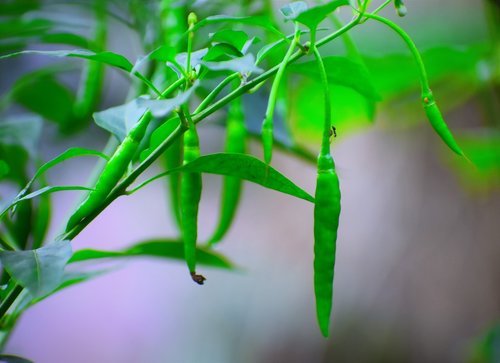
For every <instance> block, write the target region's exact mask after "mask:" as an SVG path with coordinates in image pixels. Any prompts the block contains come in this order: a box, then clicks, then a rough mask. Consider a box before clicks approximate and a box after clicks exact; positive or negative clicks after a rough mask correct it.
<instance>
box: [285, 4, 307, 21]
mask: <svg viewBox="0 0 500 363" xmlns="http://www.w3.org/2000/svg"><path fill="white" fill-rule="evenodd" d="M308 7H309V6H308V5H307V3H306V2H305V1H294V2H293V3H290V4H287V5H285V6H283V7H281V8H280V12H281V14H282V15H283V16H284V17H285V19H286V20H294V19H296V18H297V16H299V15H300V13H303V12H304V11H306V10H307V9H308Z"/></svg>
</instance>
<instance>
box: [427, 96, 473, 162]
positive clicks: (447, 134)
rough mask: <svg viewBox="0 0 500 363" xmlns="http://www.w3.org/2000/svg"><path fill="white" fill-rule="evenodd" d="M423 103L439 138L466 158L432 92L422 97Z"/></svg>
mask: <svg viewBox="0 0 500 363" xmlns="http://www.w3.org/2000/svg"><path fill="white" fill-rule="evenodd" d="M422 103H423V105H424V110H425V114H426V115H427V119H428V120H429V122H430V123H431V126H432V127H433V128H434V130H435V131H436V132H437V134H438V135H439V136H441V138H442V139H443V140H444V142H445V143H446V145H448V147H449V148H450V149H451V150H453V151H454V152H455V153H457V154H458V155H460V156H465V155H464V153H463V151H462V149H460V146H458V144H457V142H456V141H455V138H454V137H453V134H452V133H451V131H450V130H449V129H448V126H447V125H446V122H445V121H444V119H443V115H442V114H441V111H440V110H439V107H438V105H437V104H436V101H435V100H434V96H433V94H432V92H431V91H430V90H429V91H427V92H426V93H424V94H423V95H422Z"/></svg>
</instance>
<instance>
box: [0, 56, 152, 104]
mask: <svg viewBox="0 0 500 363" xmlns="http://www.w3.org/2000/svg"><path fill="white" fill-rule="evenodd" d="M23 54H40V55H47V56H53V57H75V58H82V59H88V60H92V61H95V62H100V63H103V64H106V65H109V66H112V67H115V68H118V69H122V70H124V71H126V72H129V73H130V72H132V69H133V65H132V63H130V61H129V60H128V59H127V58H125V57H124V56H123V55H121V54H117V53H113V52H108V51H106V52H99V53H95V52H92V51H90V50H84V49H75V50H46V51H42V50H23V51H21V52H15V53H10V54H6V55H3V56H0V59H5V58H11V57H16V56H19V55H23ZM132 74H133V75H134V76H136V77H137V78H138V79H140V80H141V81H142V82H144V83H145V84H146V85H147V86H148V87H149V88H151V89H152V90H153V91H155V92H156V93H157V94H160V92H159V91H158V90H157V89H156V87H155V86H154V84H152V83H151V81H150V80H149V79H147V78H146V77H144V76H143V75H142V74H141V73H139V72H133V73H132Z"/></svg>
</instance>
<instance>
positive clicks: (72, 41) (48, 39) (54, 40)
mask: <svg viewBox="0 0 500 363" xmlns="http://www.w3.org/2000/svg"><path fill="white" fill-rule="evenodd" d="M40 41H41V42H42V43H49V44H66V45H72V46H74V47H79V48H89V47H91V44H90V42H89V40H88V39H87V38H85V37H82V36H81V35H78V34H73V33H48V34H42V35H41V37H40Z"/></svg>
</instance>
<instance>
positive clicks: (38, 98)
mask: <svg viewBox="0 0 500 363" xmlns="http://www.w3.org/2000/svg"><path fill="white" fill-rule="evenodd" d="M11 96H12V99H13V100H14V101H15V102H17V103H18V104H20V105H22V106H23V107H25V108H26V109H28V110H30V111H32V112H35V113H37V114H39V115H40V116H42V117H43V118H45V119H47V120H50V121H54V122H56V123H57V124H58V125H60V126H62V125H64V124H67V123H68V121H69V120H70V119H71V117H72V112H73V103H74V96H73V93H72V92H71V90H70V89H69V88H68V87H66V86H64V85H63V84H62V83H61V82H59V81H58V80H57V78H56V77H55V75H54V74H53V73H51V72H50V71H49V70H45V69H41V70H37V71H35V72H30V73H28V74H25V75H24V76H22V77H21V78H19V79H18V80H17V81H16V83H15V84H14V86H13V88H12V91H11ZM71 121H73V120H71Z"/></svg>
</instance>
